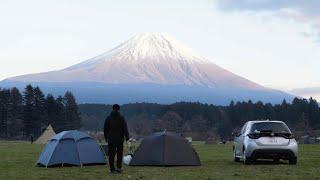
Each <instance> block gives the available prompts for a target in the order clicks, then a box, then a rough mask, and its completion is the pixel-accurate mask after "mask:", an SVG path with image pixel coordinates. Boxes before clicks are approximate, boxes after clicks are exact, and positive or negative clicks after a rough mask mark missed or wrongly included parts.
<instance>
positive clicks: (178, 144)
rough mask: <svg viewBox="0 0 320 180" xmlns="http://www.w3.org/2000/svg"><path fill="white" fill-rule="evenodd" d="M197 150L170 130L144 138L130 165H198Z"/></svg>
mask: <svg viewBox="0 0 320 180" xmlns="http://www.w3.org/2000/svg"><path fill="white" fill-rule="evenodd" d="M200 165H201V162H200V159H199V156H198V154H197V152H196V151H195V150H194V149H193V148H192V146H191V145H190V144H189V142H188V141H187V140H186V139H185V138H183V137H181V136H179V135H177V134H175V133H171V132H160V133H156V134H154V135H152V136H149V137H147V138H145V139H144V140H143V141H142V142H141V145H140V146H139V147H138V149H137V150H136V151H135V152H134V155H133V158H132V160H131V161H130V166H200Z"/></svg>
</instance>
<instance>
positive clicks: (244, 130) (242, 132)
mask: <svg viewBox="0 0 320 180" xmlns="http://www.w3.org/2000/svg"><path fill="white" fill-rule="evenodd" d="M246 129H247V123H246V124H245V125H243V127H242V129H241V132H240V133H241V135H242V134H244V133H245V132H246Z"/></svg>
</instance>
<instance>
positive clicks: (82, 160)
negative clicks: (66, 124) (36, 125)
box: [37, 130, 106, 167]
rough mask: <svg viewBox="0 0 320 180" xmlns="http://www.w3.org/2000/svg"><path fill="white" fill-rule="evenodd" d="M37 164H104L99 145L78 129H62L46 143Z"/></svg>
mask: <svg viewBox="0 0 320 180" xmlns="http://www.w3.org/2000/svg"><path fill="white" fill-rule="evenodd" d="M37 164H38V165H39V166H45V167H49V166H57V165H62V166H63V165H76V166H82V165H88V164H106V162H105V158H104V154H103V152H102V151H101V149H100V147H99V145H98V144H97V143H96V142H95V141H94V140H93V139H92V138H91V137H90V136H88V135H87V134H85V133H83V132H80V131H75V130H73V131H63V132H61V133H59V134H57V135H55V136H54V137H52V138H51V140H50V141H49V142H48V143H47V145H46V147H45V148H44V150H43V151H42V153H41V155H40V157H39V160H38V162H37Z"/></svg>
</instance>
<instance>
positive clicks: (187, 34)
mask: <svg viewBox="0 0 320 180" xmlns="http://www.w3.org/2000/svg"><path fill="white" fill-rule="evenodd" d="M239 2H241V3H239ZM304 2H305V1H301V0H290V1H288V0H198V1H194V0H174V1H173V0H161V1H152V0H134V1H133V0H127V1H124V0H117V1H107V0H90V1H89V0H68V1H63V0H28V1H24V0H21V1H17V0H1V2H0V79H4V78H6V77H10V76H16V75H21V74H26V73H35V72H43V71H49V70H57V69H61V68H64V67H67V66H70V65H73V64H76V63H78V62H81V61H83V60H86V59H89V58H91V57H94V56H96V55H98V54H101V53H103V52H105V51H107V50H109V49H111V48H113V47H114V46H116V45H118V44H119V43H121V42H123V41H125V40H127V39H128V38H130V37H131V36H133V35H135V34H139V33H144V32H166V33H168V34H170V35H171V36H172V37H175V38H176V39H177V40H178V41H180V42H182V43H184V44H186V45H187V46H189V47H190V48H191V49H193V50H194V51H195V52H197V53H199V54H201V55H203V56H205V57H208V58H210V59H211V60H212V61H213V62H215V63H216V64H218V65H220V66H222V67H224V68H226V69H228V70H230V71H232V72H234V73H236V74H238V75H241V76H244V77H246V78H248V79H250V80H252V81H255V82H257V83H260V84H262V85H267V86H270V87H276V88H281V89H291V88H298V87H300V88H301V87H313V86H320V71H319V69H320V40H319V39H320V33H319V31H320V12H318V11H317V9H316V8H317V7H320V2H319V1H313V0H310V1H308V3H304ZM318 2H319V3H318ZM315 9H316V10H315Z"/></svg>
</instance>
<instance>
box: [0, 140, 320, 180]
mask: <svg viewBox="0 0 320 180" xmlns="http://www.w3.org/2000/svg"><path fill="white" fill-rule="evenodd" d="M193 146H194V147H195V149H196V150H197V152H198V153H199V156H200V159H201V162H202V166H200V167H128V166H124V173H123V174H113V175H110V174H108V171H107V170H108V169H107V166H88V167H82V168H81V167H63V168H62V167H60V168H42V167H36V166H35V163H36V161H37V159H38V157H39V155H40V153H41V150H42V148H43V146H41V145H31V144H28V143H26V142H7V141H0V179H19V180H20V179H320V145H299V157H298V164H297V165H288V164H287V163H283V162H282V163H279V164H273V163H268V162H260V163H257V164H254V165H249V166H245V165H243V164H242V163H235V162H233V161H232V156H231V154H232V153H231V149H232V148H231V147H232V146H231V145H204V144H203V143H200V142H197V143H195V144H194V145H193Z"/></svg>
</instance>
